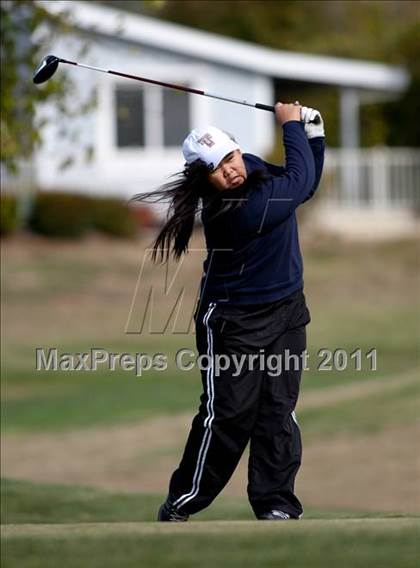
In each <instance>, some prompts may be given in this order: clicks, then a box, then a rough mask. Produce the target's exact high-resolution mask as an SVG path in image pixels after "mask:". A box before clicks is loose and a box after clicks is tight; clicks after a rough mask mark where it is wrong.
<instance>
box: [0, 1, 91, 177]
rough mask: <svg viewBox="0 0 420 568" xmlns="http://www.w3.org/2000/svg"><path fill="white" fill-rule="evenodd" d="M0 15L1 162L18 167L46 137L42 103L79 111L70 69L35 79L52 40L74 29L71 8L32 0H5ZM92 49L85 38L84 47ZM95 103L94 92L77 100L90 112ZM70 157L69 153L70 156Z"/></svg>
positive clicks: (60, 111)
mask: <svg viewBox="0 0 420 568" xmlns="http://www.w3.org/2000/svg"><path fill="white" fill-rule="evenodd" d="M0 18H1V21H0V30H1V58H0V63H1V98H0V130H1V162H2V164H4V165H5V166H6V168H7V169H8V170H10V171H12V172H16V171H17V170H18V165H19V162H20V160H21V159H22V158H29V157H30V156H31V154H32V153H33V151H34V149H35V148H36V147H37V146H38V145H39V144H40V143H41V141H42V127H43V126H44V124H45V119H42V120H37V119H36V112H35V111H36V105H38V104H40V103H44V102H46V101H49V102H53V103H55V106H56V110H57V112H58V114H59V115H61V116H69V115H71V114H72V113H75V111H74V110H73V108H72V107H71V106H70V105H69V100H70V99H72V101H73V103H74V98H75V97H76V98H77V92H76V89H75V87H74V85H73V83H72V81H71V80H70V78H69V76H68V74H66V73H65V72H61V71H60V78H59V79H58V78H54V77H53V78H52V79H51V80H50V81H48V82H47V83H45V84H44V85H43V86H42V88H38V87H36V86H35V85H34V84H33V83H32V74H33V71H34V69H35V68H36V66H37V65H38V64H39V62H40V60H41V59H42V57H43V56H44V55H45V54H46V46H48V45H50V44H51V42H52V40H53V38H54V37H55V35H56V34H65V33H68V32H70V31H72V30H73V28H72V26H71V25H70V24H69V22H68V21H67V19H66V15H65V14H63V15H60V16H59V17H58V16H54V15H52V14H50V13H49V12H48V11H47V10H46V9H45V8H43V7H42V6H41V5H39V4H38V3H36V2H33V1H27V0H19V1H16V0H2V2H1V4H0ZM86 49H87V43H86V41H85V43H84V45H83V49H82V50H83V51H86ZM94 104H95V99H94V94H92V95H91V96H90V97H89V100H88V101H84V103H83V104H79V105H76V107H77V113H78V114H79V113H84V112H88V111H89V110H90V109H91V108H92V106H93V105H94ZM72 106H73V107H74V106H75V105H74V104H73V105H72ZM73 136H74V133H73ZM70 160H71V158H70V157H69V158H68V160H67V162H69V161H70Z"/></svg>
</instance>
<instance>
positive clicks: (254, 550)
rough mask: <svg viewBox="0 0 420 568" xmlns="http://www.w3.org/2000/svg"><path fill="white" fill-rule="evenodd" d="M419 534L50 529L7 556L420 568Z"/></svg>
mask: <svg viewBox="0 0 420 568" xmlns="http://www.w3.org/2000/svg"><path fill="white" fill-rule="evenodd" d="M419 528H420V523H419V522H418V521H415V520H408V519H407V520H406V519H388V520H383V519H378V520H376V519H366V520H359V521H353V520H341V521H338V520H335V521H325V520H322V521H298V522H294V521H293V522H288V523H283V522H281V523H275V522H274V523H269V524H264V525H263V524H262V523H258V522H252V523H243V524H239V523H220V524H218V525H214V524H213V525H211V526H210V525H209V524H207V523H189V524H185V525H184V524H183V525H182V526H179V525H178V526H176V527H172V526H164V527H162V526H159V527H150V526H148V525H147V524H146V525H144V526H139V525H135V526H132V525H125V524H122V525H117V526H98V525H95V526H92V527H91V528H89V529H86V528H85V529H83V528H82V530H80V527H69V528H68V530H67V531H60V532H59V533H58V534H54V533H52V534H51V530H48V527H46V529H47V530H46V531H43V532H40V533H39V534H36V535H32V536H30V535H27V534H25V532H22V534H21V535H18V534H15V535H13V536H12V535H10V536H7V537H6V538H5V539H4V541H3V547H2V549H3V550H2V553H3V559H4V561H5V564H4V565H5V566H7V567H9V568H10V567H14V566H16V567H19V568H49V567H51V568H52V567H54V568H55V567H56V566H60V567H61V568H73V567H74V568H80V566H89V568H103V567H104V566H107V567H114V566H115V567H118V568H132V567H133V568H134V567H136V568H138V566H142V567H145V568H146V567H147V568H149V567H152V566H153V567H157V568H160V567H170V568H177V567H193V566H194V567H195V566H203V567H205V568H207V567H209V568H210V567H214V566H227V567H229V568H231V567H241V568H243V567H249V568H255V567H256V566H264V567H267V568H270V567H273V568H274V567H276V568H277V567H278V566H283V565H287V566H288V567H292V568H294V567H296V568H298V567H306V566H310V567H311V568H325V566H339V567H340V568H366V566H369V567H370V568H385V567H393V568H396V567H397V566H398V568H415V567H417V565H418V564H417V562H418V551H419V549H418V538H419ZM153 530H154V531H155V534H154V533H153Z"/></svg>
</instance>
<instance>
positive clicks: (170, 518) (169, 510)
mask: <svg viewBox="0 0 420 568" xmlns="http://www.w3.org/2000/svg"><path fill="white" fill-rule="evenodd" d="M188 517H189V515H187V514H185V513H180V512H179V511H177V510H176V509H175V507H173V505H171V504H170V503H168V501H165V503H164V504H163V505H161V507H160V509H159V513H158V518H157V520H158V521H163V522H172V523H185V521H188Z"/></svg>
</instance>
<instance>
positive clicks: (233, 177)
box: [209, 150, 247, 191]
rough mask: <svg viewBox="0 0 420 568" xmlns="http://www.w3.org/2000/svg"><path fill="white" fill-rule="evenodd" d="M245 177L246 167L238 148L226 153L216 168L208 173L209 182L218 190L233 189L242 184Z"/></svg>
mask: <svg viewBox="0 0 420 568" xmlns="http://www.w3.org/2000/svg"><path fill="white" fill-rule="evenodd" d="M246 178H247V173H246V168H245V164H244V161H243V159H242V154H241V151H240V150H234V151H233V152H230V154H227V155H226V156H225V157H224V158H223V160H222V161H221V162H220V164H219V165H218V166H217V168H216V169H215V170H214V171H212V172H211V173H210V174H209V181H210V183H211V184H212V186H213V187H215V188H216V189H218V190H220V191H223V190H225V189H235V188H236V187H239V186H240V185H242V184H243V183H244V181H245V180H246Z"/></svg>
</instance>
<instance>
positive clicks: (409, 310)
mask: <svg viewBox="0 0 420 568" xmlns="http://www.w3.org/2000/svg"><path fill="white" fill-rule="evenodd" d="M150 240H151V237H150V238H149V237H148V238H147V239H146V241H147V243H148V242H149V241H150ZM146 241H145V242H141V243H136V242H134V243H132V242H130V243H128V242H127V243H119V242H117V241H112V240H109V241H104V242H102V243H101V242H95V241H87V243H84V242H83V243H79V244H75V243H66V242H61V243H50V242H48V241H45V240H38V241H37V240H34V241H30V242H24V243H21V244H19V243H18V244H14V243H13V241H10V242H8V243H6V244H5V245H3V250H4V254H3V264H4V267H5V270H4V275H3V276H2V278H3V307H4V308H5V314H6V315H5V318H4V322H5V329H6V331H7V324H8V323H9V324H10V325H11V327H12V328H13V335H12V338H10V337H8V336H7V333H5V334H4V337H3V338H2V428H3V429H4V430H5V431H18V430H20V431H25V430H31V431H63V430H68V429H74V428H86V427H95V426H97V425H108V424H114V423H115V424H116V423H123V422H130V421H134V420H139V419H143V418H147V417H149V416H151V415H153V414H157V413H158V414H168V413H176V412H182V411H190V412H194V411H195V409H196V407H197V403H198V397H199V394H200V392H201V380H200V375H199V372H198V370H194V371H193V372H190V373H180V372H177V371H176V369H175V366H174V364H173V356H174V353H175V352H176V350H177V349H178V348H181V347H191V348H194V347H195V337H194V335H187V336H182V335H164V336H159V335H150V334H149V335H148V334H142V335H138V336H136V335H125V334H124V333H123V327H124V324H125V318H126V315H127V314H128V309H129V306H130V299H131V296H132V293H133V290H134V286H135V283H136V279H137V275H138V271H139V267H140V265H141V259H142V246H144V245H145V244H146ZM303 248H304V256H305V282H306V284H305V290H306V296H307V299H308V304H309V307H310V311H311V315H312V322H311V324H310V325H309V326H308V347H309V352H310V358H309V364H310V371H308V372H305V373H304V375H303V379H302V390H303V391H311V390H317V389H323V388H327V387H331V386H336V385H341V384H350V383H363V382H364V381H366V380H384V381H385V380H387V379H395V378H396V377H398V376H401V375H402V374H403V373H406V372H409V371H410V370H412V369H414V368H415V367H416V365H417V363H418V362H419V354H418V349H417V344H418V340H419V332H418V318H419V315H418V300H417V288H416V282H418V267H419V264H418V245H417V243H416V242H415V241H406V242H405V241H401V242H396V243H384V244H363V245H356V244H354V245H349V244H345V243H340V242H334V243H332V242H330V241H325V240H324V241H323V240H322V239H321V240H320V241H316V242H315V241H314V242H311V243H310V244H305V245H304V247H303ZM196 264H197V263H196V259H195V258H187V259H186V261H185V270H186V272H185V277H184V278H185V280H186V281H187V280H188V282H190V281H191V282H195V279H196V278H197V285H198V274H199V272H200V270H199V269H197V266H196ZM183 266H184V265H183ZM390 266H391V267H392V270H390ZM111 267H112V270H111ZM146 268H147V269H146V273H147V274H146V276H147V278H149V279H150V281H151V280H152V279H153V270H152V269H151V267H149V266H148V267H146ZM110 277H111V281H110V282H108V281H107V278H110ZM107 282H108V283H107ZM62 305H64V306H69V305H70V306H71V309H72V310H73V307H72V306H74V313H73V311H71V312H69V311H68V307H67V308H65V309H64V311H63V312H61V308H62ZM160 308H161V309H162V310H163V311H164V310H165V306H164V305H163V306H160ZM66 310H67V311H66ZM56 314H57V315H56ZM63 314H64V315H63ZM60 318H62V320H61V319H60ZM79 318H82V321H83V323H78V322H79ZM57 321H58V324H59V325H56V327H55V328H54V331H50V327H49V326H50V325H53V324H54V323H56V322H57ZM68 322H69V323H70V324H72V325H70V326H68V325H67V323H68ZM104 327H105V328H106V329H105V332H104ZM109 330H115V333H112V334H111V335H110V334H109ZM79 331H80V336H75V334H77V333H78V332H79ZM50 345H56V346H57V347H58V349H59V351H60V352H63V351H67V352H70V353H73V352H78V351H87V350H89V348H90V347H91V346H100V347H103V348H105V349H107V350H109V351H114V352H120V353H121V352H129V353H136V352H146V353H149V354H153V353H157V352H164V353H165V354H166V355H167V356H168V360H169V361H170V367H169V368H168V371H164V372H160V373H156V372H155V373H152V372H148V373H147V374H144V376H143V377H141V378H137V377H135V375H134V374H133V373H132V372H123V371H120V372H114V373H109V372H106V371H104V370H100V371H98V372H96V373H76V372H68V373H55V372H49V373H47V372H36V371H35V370H34V366H35V347H36V346H44V347H47V346H50ZM321 348H328V349H330V350H334V349H337V348H342V349H345V350H346V351H347V352H348V353H350V352H352V351H354V350H355V349H356V348H361V349H362V352H363V353H366V352H367V351H368V350H370V349H372V348H376V349H377V359H378V370H377V371H371V370H369V366H368V363H367V361H366V360H365V359H364V361H363V366H362V371H360V372H358V371H355V370H354V368H353V366H352V361H351V360H349V368H348V369H347V370H346V371H342V372H338V371H318V370H317V367H318V364H319V363H320V358H319V357H318V355H317V353H318V351H319V349H321ZM401 404H403V401H401ZM387 408H388V407H387ZM347 414H348V419H349V420H352V419H353V418H354V417H355V415H354V414H352V413H351V412H350V411H349V413H347ZM401 414H404V412H402V413H401ZM328 416H329V418H331V419H332V418H334V419H336V418H337V416H336V415H333V414H328ZM390 416H391V415H390ZM312 419H313V421H314V423H317V424H319V423H320V419H319V418H318V417H317V416H316V413H315V412H314V414H311V415H308V420H310V422H312ZM390 419H391V420H393V418H390ZM349 420H346V421H345V422H346V423H347V422H348V421H349Z"/></svg>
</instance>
